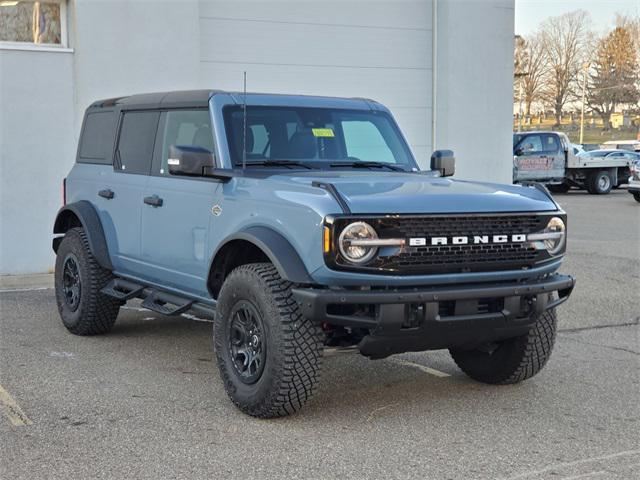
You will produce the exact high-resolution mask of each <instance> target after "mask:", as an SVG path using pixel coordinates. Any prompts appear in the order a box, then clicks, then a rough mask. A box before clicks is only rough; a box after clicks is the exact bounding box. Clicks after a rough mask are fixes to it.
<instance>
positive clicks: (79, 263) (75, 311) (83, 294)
mask: <svg viewBox="0 0 640 480" xmlns="http://www.w3.org/2000/svg"><path fill="white" fill-rule="evenodd" d="M112 278H113V277H112V275H111V271H109V270H107V269H105V268H102V267H101V266H100V264H99V263H98V262H97V260H96V259H95V258H94V256H93V254H92V253H91V249H90V248H89V242H88V240H87V237H86V235H85V233H84V230H83V229H81V228H72V229H71V230H69V231H68V232H67V233H66V235H65V236H64V238H63V239H62V242H60V247H59V248H58V252H57V257H56V270H55V289H56V302H57V304H58V312H60V318H61V319H62V323H63V324H64V326H65V327H66V328H67V330H69V331H70V332H71V333H73V334H75V335H97V334H100V333H107V332H108V331H109V330H111V327H113V324H114V323H115V321H116V317H117V316H118V311H119V309H120V303H119V302H118V301H117V300H114V299H113V298H111V297H109V296H107V295H104V294H102V293H100V290H101V289H102V288H103V287H104V286H105V285H106V284H107V283H109V281H110V280H111V279H112Z"/></svg>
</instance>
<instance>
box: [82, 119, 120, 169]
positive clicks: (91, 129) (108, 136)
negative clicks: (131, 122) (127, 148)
mask: <svg viewBox="0 0 640 480" xmlns="http://www.w3.org/2000/svg"><path fill="white" fill-rule="evenodd" d="M115 123H116V115H115V112H113V111H106V112H93V113H88V114H87V115H86V117H85V119H84V125H83V127H82V136H81V138H80V147H79V149H78V163H97V164H103V165H110V164H111V163H112V155H111V153H112V151H113V139H114V134H115Z"/></svg>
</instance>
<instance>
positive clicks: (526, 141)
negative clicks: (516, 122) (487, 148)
mask: <svg viewBox="0 0 640 480" xmlns="http://www.w3.org/2000/svg"><path fill="white" fill-rule="evenodd" d="M518 135H520V136H521V138H519V141H517V143H516V145H515V146H514V149H513V155H514V176H513V179H514V181H517V182H518V181H523V180H534V181H544V180H553V179H561V178H562V177H563V176H564V151H563V148H562V145H561V144H560V141H559V139H558V136H557V135H554V134H551V133H530V134H524V135H523V134H518Z"/></svg>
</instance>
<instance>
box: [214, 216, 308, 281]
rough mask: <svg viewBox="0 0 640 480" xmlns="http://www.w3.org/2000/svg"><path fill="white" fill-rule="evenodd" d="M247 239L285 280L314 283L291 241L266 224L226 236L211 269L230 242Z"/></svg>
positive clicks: (215, 254)
mask: <svg viewBox="0 0 640 480" xmlns="http://www.w3.org/2000/svg"><path fill="white" fill-rule="evenodd" d="M234 240H245V241H247V242H250V243H252V244H254V245H255V246H256V247H258V248H259V249H260V250H262V251H263V252H264V254H265V255H266V256H267V257H268V258H269V260H270V261H271V263H273V265H274V266H275V267H276V269H277V270H278V273H279V274H280V276H281V277H282V278H283V279H284V280H288V281H290V282H292V283H303V284H309V283H314V282H313V279H312V278H311V276H310V275H309V272H308V271H307V267H305V265H304V262H303V261H302V259H301V258H300V255H298V252H297V251H296V249H295V248H293V246H292V245H291V243H290V242H289V241H288V240H287V239H286V238H285V237H283V236H282V235H281V234H280V233H278V232H276V231H275V230H273V229H271V228H269V227H264V226H253V227H248V228H245V229H243V230H240V231H239V232H236V233H234V234H232V235H230V236H228V237H227V238H225V239H224V240H223V241H222V242H220V245H218V248H217V249H216V251H215V253H214V254H213V256H212V257H211V264H210V265H209V271H211V267H212V266H213V264H214V263H215V262H216V259H217V257H218V253H220V251H221V250H222V248H223V247H224V246H225V245H227V244H228V243H229V242H232V241H234Z"/></svg>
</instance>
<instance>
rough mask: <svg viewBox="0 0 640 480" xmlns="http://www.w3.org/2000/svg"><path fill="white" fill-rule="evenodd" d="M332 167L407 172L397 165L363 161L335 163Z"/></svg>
mask: <svg viewBox="0 0 640 480" xmlns="http://www.w3.org/2000/svg"><path fill="white" fill-rule="evenodd" d="M329 166H330V167H354V168H388V169H389V170H393V171H395V172H406V170H405V169H404V168H402V167H398V166H397V165H391V164H389V163H384V162H365V161H363V160H359V161H355V162H335V163H330V164H329Z"/></svg>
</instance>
